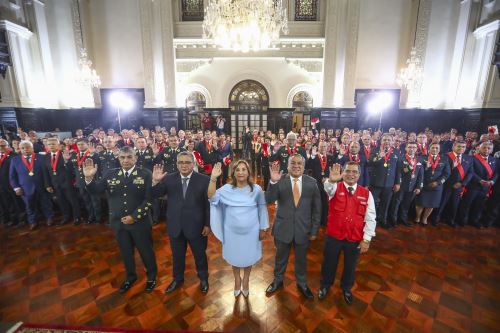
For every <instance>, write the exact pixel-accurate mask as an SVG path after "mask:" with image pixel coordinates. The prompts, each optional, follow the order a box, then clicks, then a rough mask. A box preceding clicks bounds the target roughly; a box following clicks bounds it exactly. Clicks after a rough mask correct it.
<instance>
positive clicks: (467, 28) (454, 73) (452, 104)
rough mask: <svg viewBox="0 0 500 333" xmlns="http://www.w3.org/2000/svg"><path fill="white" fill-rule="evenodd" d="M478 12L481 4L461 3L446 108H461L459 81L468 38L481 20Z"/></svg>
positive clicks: (472, 2)
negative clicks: (458, 94)
mask: <svg viewBox="0 0 500 333" xmlns="http://www.w3.org/2000/svg"><path fill="white" fill-rule="evenodd" d="M478 10H479V4H478V3H475V2H474V1H473V0H462V1H461V2H460V16H459V18H458V25H457V33H456V36H455V46H454V51H453V57H452V60H451V66H450V77H449V80H448V91H447V94H446V96H447V97H446V108H460V105H459V103H458V101H457V93H458V87H459V81H460V77H461V75H462V65H463V63H464V58H465V55H466V46H467V38H468V36H470V33H471V32H472V31H473V30H474V28H475V27H476V24H477V21H478V19H479V15H478Z"/></svg>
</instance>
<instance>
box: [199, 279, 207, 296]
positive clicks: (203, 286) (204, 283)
mask: <svg viewBox="0 0 500 333" xmlns="http://www.w3.org/2000/svg"><path fill="white" fill-rule="evenodd" d="M200 291H201V292H202V293H204V294H206V293H208V281H207V280H201V281H200Z"/></svg>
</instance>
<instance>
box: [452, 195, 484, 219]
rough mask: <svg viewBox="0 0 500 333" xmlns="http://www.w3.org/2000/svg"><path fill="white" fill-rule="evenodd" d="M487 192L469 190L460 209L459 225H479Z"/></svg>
mask: <svg viewBox="0 0 500 333" xmlns="http://www.w3.org/2000/svg"><path fill="white" fill-rule="evenodd" d="M486 199H487V197H486V192H484V191H478V190H468V191H467V192H466V193H465V194H464V197H463V198H462V202H460V207H459V208H458V217H457V222H458V223H459V224H464V225H465V224H472V225H477V224H479V220H480V218H481V213H482V211H483V208H484V206H485V203H486Z"/></svg>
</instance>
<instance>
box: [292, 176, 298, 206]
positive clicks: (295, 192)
mask: <svg viewBox="0 0 500 333" xmlns="http://www.w3.org/2000/svg"><path fill="white" fill-rule="evenodd" d="M299 199H300V191H299V179H298V178H294V179H293V202H294V204H295V207H297V206H298V204H299Z"/></svg>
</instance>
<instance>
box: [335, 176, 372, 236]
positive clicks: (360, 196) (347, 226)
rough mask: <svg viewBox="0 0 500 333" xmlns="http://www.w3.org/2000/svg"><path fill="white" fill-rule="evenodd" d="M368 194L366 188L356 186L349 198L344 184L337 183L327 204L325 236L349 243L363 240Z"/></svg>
mask: <svg viewBox="0 0 500 333" xmlns="http://www.w3.org/2000/svg"><path fill="white" fill-rule="evenodd" d="M369 194H370V192H369V191H368V189H367V188H365V187H363V186H360V185H358V186H357V187H356V191H355V192H354V193H353V195H352V196H351V195H349V191H348V190H347V188H346V187H345V185H344V182H338V183H337V191H336V192H335V195H334V196H333V198H331V199H330V202H329V204H328V223H327V225H326V234H327V235H329V236H331V237H333V238H336V239H339V240H344V239H345V240H347V241H349V242H359V241H361V240H363V234H364V232H363V229H364V227H365V214H366V208H367V207H368V196H369Z"/></svg>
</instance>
